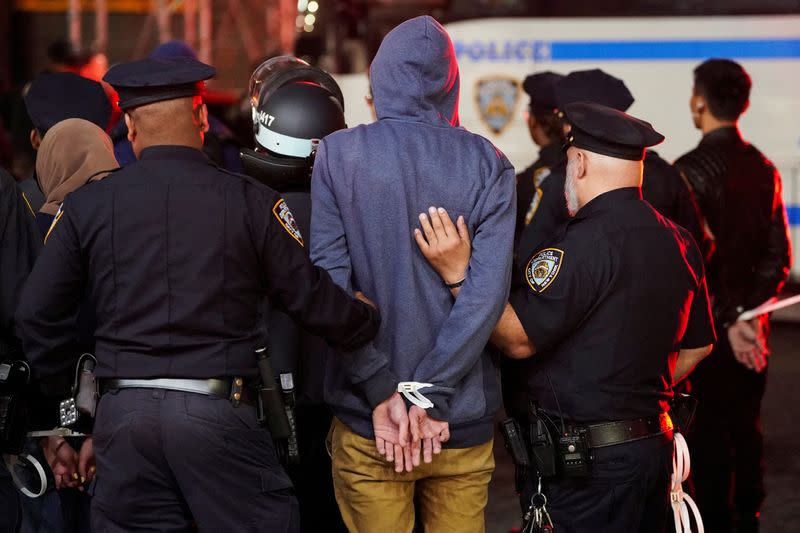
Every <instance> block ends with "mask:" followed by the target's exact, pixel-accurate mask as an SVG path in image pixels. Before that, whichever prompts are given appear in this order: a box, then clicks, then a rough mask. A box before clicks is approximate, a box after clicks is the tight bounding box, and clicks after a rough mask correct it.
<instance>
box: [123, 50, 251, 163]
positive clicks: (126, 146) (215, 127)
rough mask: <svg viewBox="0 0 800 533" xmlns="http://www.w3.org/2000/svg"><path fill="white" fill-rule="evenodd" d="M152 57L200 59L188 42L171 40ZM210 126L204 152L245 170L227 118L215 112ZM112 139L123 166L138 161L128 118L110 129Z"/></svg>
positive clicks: (210, 115)
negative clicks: (129, 133) (220, 117)
mask: <svg viewBox="0 0 800 533" xmlns="http://www.w3.org/2000/svg"><path fill="white" fill-rule="evenodd" d="M147 57H148V58H150V59H170V58H176V57H185V58H189V59H194V60H197V52H195V51H194V49H193V48H192V47H191V46H189V44H188V43H186V42H184V41H178V40H175V41H167V42H166V43H162V44H160V45H158V46H157V47H156V48H155V49H153V51H152V52H150V55H149V56H147ZM208 126H209V129H208V131H207V132H206V135H205V138H204V139H203V152H205V154H206V155H207V156H208V158H209V159H211V161H213V162H214V163H216V164H218V165H219V166H221V167H222V168H224V169H225V170H229V171H231V172H241V171H242V163H241V161H240V160H239V147H240V146H239V144H238V142H237V140H236V139H235V136H234V134H233V132H232V131H231V130H230V128H228V126H226V125H225V123H224V122H223V121H221V120H220V119H219V118H217V117H216V116H215V115H213V114H211V113H209V115H208ZM110 135H111V139H112V140H113V141H114V155H115V156H116V158H117V161H119V164H120V166H123V167H124V166H127V165H129V164H131V163H133V162H134V161H136V156H135V155H134V153H133V148H132V147H131V143H130V141H128V129H127V127H126V126H125V121H124V120H121V121H119V122H118V123H117V124H116V125H115V126H114V128H113V129H112V130H111V132H110Z"/></svg>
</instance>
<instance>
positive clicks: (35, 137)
mask: <svg viewBox="0 0 800 533" xmlns="http://www.w3.org/2000/svg"><path fill="white" fill-rule="evenodd" d="M41 144H42V136H41V135H40V134H39V130H37V129H36V128H33V129H32V130H31V146H32V147H33V149H34V150H38V149H39V146H41Z"/></svg>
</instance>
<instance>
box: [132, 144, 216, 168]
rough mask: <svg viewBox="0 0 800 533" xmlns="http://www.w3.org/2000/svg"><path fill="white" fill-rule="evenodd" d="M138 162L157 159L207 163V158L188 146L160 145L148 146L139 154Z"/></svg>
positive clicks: (201, 152) (200, 151)
mask: <svg viewBox="0 0 800 533" xmlns="http://www.w3.org/2000/svg"><path fill="white" fill-rule="evenodd" d="M139 159H140V160H143V161H144V160H148V161H149V160H158V159H181V160H185V161H196V162H198V163H206V164H208V163H209V159H208V157H206V154H204V153H203V151H202V150H198V149H197V148H192V147H190V146H180V145H171V144H170V145H167V144H165V145H160V146H148V147H147V148H145V149H144V150H142V153H141V154H139Z"/></svg>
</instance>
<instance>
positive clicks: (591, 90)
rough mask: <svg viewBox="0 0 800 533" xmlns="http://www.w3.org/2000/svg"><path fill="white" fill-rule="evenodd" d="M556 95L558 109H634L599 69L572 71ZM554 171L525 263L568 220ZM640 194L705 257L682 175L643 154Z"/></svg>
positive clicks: (528, 234) (618, 84)
mask: <svg viewBox="0 0 800 533" xmlns="http://www.w3.org/2000/svg"><path fill="white" fill-rule="evenodd" d="M555 93H556V101H557V103H558V108H559V109H562V110H563V108H564V106H566V105H567V104H569V103H571V102H594V103H598V104H602V105H606V106H609V107H612V108H614V109H617V110H619V111H627V110H628V108H629V107H630V106H631V105H632V104H633V95H632V94H631V93H630V91H629V90H628V88H627V87H626V86H625V83H624V82H623V81H622V80H620V79H618V78H615V77H614V76H611V75H610V74H607V73H606V72H603V71H602V70H599V69H593V70H581V71H575V72H571V73H570V74H569V75H567V76H566V77H564V78H563V79H562V80H560V81H558V82H557V84H556V86H555ZM567 129H568V126H567ZM559 170H563V167H561V168H559ZM551 172H552V179H548V180H547V181H546V182H545V184H544V185H543V186H542V199H541V201H540V205H539V208H538V209H537V212H536V215H535V217H534V220H533V221H532V222H531V223H530V224H529V225H528V226H527V227H526V228H525V230H524V231H523V232H522V234H521V236H520V239H519V241H518V244H517V248H518V250H519V252H520V253H519V254H518V257H519V259H520V261H524V260H525V259H526V258H527V257H528V254H529V253H530V252H532V251H533V249H534V248H536V247H538V246H539V245H543V244H546V243H547V242H548V241H549V240H551V239H552V238H553V237H554V236H555V234H556V230H557V228H558V227H559V226H560V225H561V224H563V223H565V222H566V221H567V220H568V219H569V214H568V212H567V209H566V205H565V204H564V183H565V181H566V173H565V172H563V171H559V172H555V171H551ZM642 194H643V196H644V199H645V200H646V201H647V202H649V203H650V205H652V206H653V207H654V208H655V209H656V211H658V212H659V213H661V214H662V215H664V216H665V217H667V218H668V219H670V220H671V221H673V222H675V223H676V224H678V225H679V226H682V227H684V228H686V229H687V230H689V233H691V234H692V237H694V239H695V241H696V242H697V243H698V245H699V246H700V249H701V251H703V252H705V250H706V244H704V243H705V241H706V237H705V235H704V231H703V224H702V222H701V217H700V215H699V211H698V209H697V205H696V204H695V202H694V199H693V198H692V194H691V191H690V190H689V189H688V187H687V186H686V184H685V183H684V181H683V180H682V179H681V177H680V174H679V173H678V171H677V170H675V168H673V167H672V166H670V164H669V163H667V162H666V161H664V160H663V159H661V157H660V156H659V155H658V154H657V153H656V152H654V151H653V150H647V152H646V153H645V159H644V179H643V182H642ZM517 264H518V265H519V262H518V263H517ZM519 266H520V267H521V266H522V265H519Z"/></svg>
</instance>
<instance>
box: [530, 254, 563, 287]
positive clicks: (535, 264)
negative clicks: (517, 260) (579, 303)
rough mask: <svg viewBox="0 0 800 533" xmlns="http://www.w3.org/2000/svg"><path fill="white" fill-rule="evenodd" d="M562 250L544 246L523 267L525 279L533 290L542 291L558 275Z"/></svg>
mask: <svg viewBox="0 0 800 533" xmlns="http://www.w3.org/2000/svg"><path fill="white" fill-rule="evenodd" d="M563 259H564V250H559V249H558V248H545V249H544V250H542V251H540V252H538V253H537V254H535V255H534V256H533V257H532V258H531V260H530V261H528V266H527V267H525V279H526V280H527V282H528V285H530V287H531V289H533V291H534V292H543V291H544V290H545V289H546V288H547V287H549V286H550V284H551V283H553V281H554V280H555V279H556V276H558V273H559V271H560V270H561V262H562V261H563Z"/></svg>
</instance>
